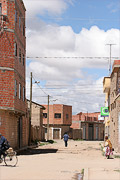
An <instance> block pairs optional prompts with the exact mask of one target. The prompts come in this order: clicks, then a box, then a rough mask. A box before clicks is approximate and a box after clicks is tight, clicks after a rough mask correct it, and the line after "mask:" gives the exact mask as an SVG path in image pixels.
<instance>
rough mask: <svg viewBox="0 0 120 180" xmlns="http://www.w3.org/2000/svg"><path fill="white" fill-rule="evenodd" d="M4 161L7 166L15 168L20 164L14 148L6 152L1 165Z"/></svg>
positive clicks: (0, 161)
mask: <svg viewBox="0 0 120 180" xmlns="http://www.w3.org/2000/svg"><path fill="white" fill-rule="evenodd" d="M3 161H4V163H5V164H6V166H12V167H15V166H16V165H17V163H18V158H17V155H16V152H15V151H14V150H13V149H12V148H9V149H8V150H6V151H5V152H4V153H3V154H2V155H1V160H0V163H2V162H3Z"/></svg>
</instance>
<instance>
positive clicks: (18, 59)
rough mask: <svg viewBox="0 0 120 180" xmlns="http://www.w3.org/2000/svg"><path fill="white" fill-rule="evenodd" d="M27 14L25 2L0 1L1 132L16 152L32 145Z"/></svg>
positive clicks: (18, 0)
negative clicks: (27, 72)
mask: <svg viewBox="0 0 120 180" xmlns="http://www.w3.org/2000/svg"><path fill="white" fill-rule="evenodd" d="M25 11H26V10H25V7H24V4H23V1H22V0H16V1H11V0H0V132H1V133H2V134H3V135H4V136H5V137H6V138H7V139H8V141H9V142H10V144H11V146H13V147H14V148H21V147H23V146H27V144H28V129H29V128H28V125H29V124H28V119H27V102H26V98H25V89H26V88H25V68H26V67H25V64H26V62H25V56H26V37H25Z"/></svg>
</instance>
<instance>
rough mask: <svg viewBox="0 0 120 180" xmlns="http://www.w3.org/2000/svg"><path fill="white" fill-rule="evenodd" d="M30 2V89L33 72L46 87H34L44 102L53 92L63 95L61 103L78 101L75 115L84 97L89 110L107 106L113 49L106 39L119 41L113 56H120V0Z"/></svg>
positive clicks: (28, 22) (35, 99) (28, 47)
mask: <svg viewBox="0 0 120 180" xmlns="http://www.w3.org/2000/svg"><path fill="white" fill-rule="evenodd" d="M24 2H25V6H26V10H27V29H26V31H27V56H29V57H33V58H29V59H27V87H28V90H29V76H30V72H33V76H34V78H35V79H36V80H38V81H40V86H41V88H42V90H41V89H40V87H38V86H37V85H34V86H33V96H34V99H33V100H34V101H37V102H38V103H40V104H44V103H46V102H47V101H46V99H44V96H45V95H46V94H49V95H51V96H52V97H53V99H56V98H57V99H58V102H57V101H56V103H62V104H69V105H72V106H73V113H74V114H75V113H78V112H79V107H81V103H80V102H84V103H82V107H81V109H84V110H85V111H88V112H96V111H99V110H100V106H104V98H105V97H104V94H103V84H102V83H103V77H104V76H108V67H109V54H110V48H109V46H106V44H109V43H114V44H116V45H115V46H112V57H119V56H120V51H119V49H120V30H119V28H120V2H119V0H36V1H34V2H33V1H29V0H24ZM36 56H37V57H40V58H37V59H36V58H35V57H36ZM44 57H47V58H44ZM56 57H57V58H56ZM58 57H60V58H58ZM64 57H68V58H64ZM75 57H79V58H75ZM82 57H84V58H82ZM97 57H99V58H97ZM104 57H107V59H106V58H104ZM113 60H114V59H112V62H113ZM33 82H34V81H33ZM56 87H57V88H56ZM71 87H73V88H71ZM81 87H82V90H81ZM36 89H37V90H38V91H36ZM44 92H45V93H46V94H45V93H44ZM27 96H28V97H29V92H28V91H27ZM40 96H43V98H42V97H40Z"/></svg>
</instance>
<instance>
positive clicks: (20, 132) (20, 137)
mask: <svg viewBox="0 0 120 180" xmlns="http://www.w3.org/2000/svg"><path fill="white" fill-rule="evenodd" d="M21 147H22V116H21V117H19V119H18V148H21Z"/></svg>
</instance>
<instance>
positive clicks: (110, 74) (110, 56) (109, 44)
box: [106, 44, 116, 76]
mask: <svg viewBox="0 0 120 180" xmlns="http://www.w3.org/2000/svg"><path fill="white" fill-rule="evenodd" d="M106 45H108V46H110V60H109V76H110V75H111V47H112V46H113V45H116V44H106Z"/></svg>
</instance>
